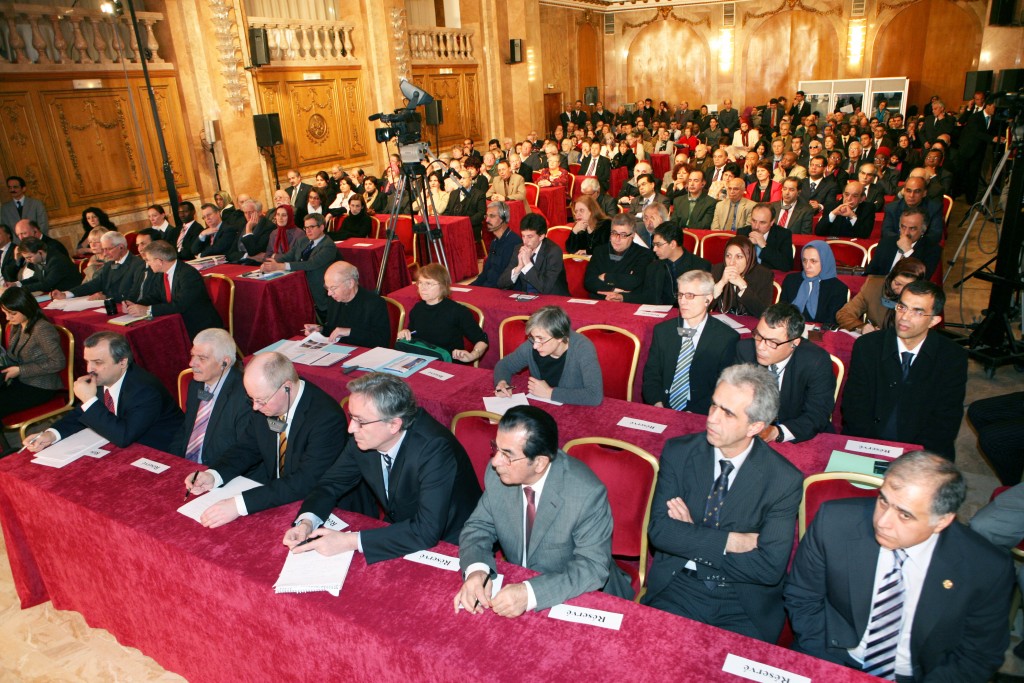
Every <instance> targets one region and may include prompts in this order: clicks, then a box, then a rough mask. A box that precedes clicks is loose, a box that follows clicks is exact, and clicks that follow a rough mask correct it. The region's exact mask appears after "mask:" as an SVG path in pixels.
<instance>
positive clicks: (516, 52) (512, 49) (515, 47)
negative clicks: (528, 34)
mask: <svg viewBox="0 0 1024 683" xmlns="http://www.w3.org/2000/svg"><path fill="white" fill-rule="evenodd" d="M522 61H523V39H522V38H513V39H512V40H510V41H508V63H509V64H519V63H520V62H522Z"/></svg>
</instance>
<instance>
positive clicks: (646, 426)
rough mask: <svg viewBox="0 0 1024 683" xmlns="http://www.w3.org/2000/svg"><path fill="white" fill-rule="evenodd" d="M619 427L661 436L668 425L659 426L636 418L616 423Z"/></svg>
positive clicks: (625, 418) (628, 418) (626, 418)
mask: <svg viewBox="0 0 1024 683" xmlns="http://www.w3.org/2000/svg"><path fill="white" fill-rule="evenodd" d="M616 424H617V425H618V426H619V427H628V428H629V429H639V430H640V431H642V432H650V433H652V434H661V433H662V432H663V431H665V428H666V427H668V425H663V424H658V423H657V422H648V421H647V420H638V419H636V418H635V417H624V418H622V419H621V420H619V421H618V422H617V423H616Z"/></svg>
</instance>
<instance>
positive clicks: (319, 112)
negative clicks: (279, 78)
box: [288, 81, 344, 165]
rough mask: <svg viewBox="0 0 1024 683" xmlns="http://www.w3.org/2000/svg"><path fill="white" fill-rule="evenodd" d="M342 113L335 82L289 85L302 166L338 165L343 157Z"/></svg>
mask: <svg viewBox="0 0 1024 683" xmlns="http://www.w3.org/2000/svg"><path fill="white" fill-rule="evenodd" d="M338 110H339V106H338V95H337V91H336V86H335V83H334V82H333V81H289V82H288V111H289V113H290V114H291V117H292V122H293V123H294V124H295V133H296V135H295V144H296V147H297V149H298V160H299V163H300V164H303V165H305V164H316V163H319V164H324V163H327V162H330V163H334V160H335V159H338V158H339V157H341V156H342V155H343V152H344V147H343V146H342V138H341V130H340V129H341V127H340V126H339V125H338V124H339V111H338Z"/></svg>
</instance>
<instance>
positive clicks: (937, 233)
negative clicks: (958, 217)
mask: <svg viewBox="0 0 1024 683" xmlns="http://www.w3.org/2000/svg"><path fill="white" fill-rule="evenodd" d="M926 193H927V189H926V183H925V180H924V178H920V177H918V176H910V177H909V178H907V182H906V183H904V185H903V197H902V198H900V199H897V200H896V201H892V202H889V204H888V205H887V206H886V207H885V218H884V219H882V238H883V239H884V238H886V237H894V238H898V237H899V236H900V217H901V216H902V215H903V212H904V211H905V210H906V209H907V208H909V207H912V206H916V207H920V208H921V209H922V210H924V212H925V215H926V216H927V223H928V230H926V231H925V240H927V241H928V242H930V243H931V244H932V245H934V246H938V245H939V242H940V241H941V240H942V228H943V224H944V223H945V219H944V218H943V216H942V202H941V201H937V200H934V199H929V198H928V197H927V196H926Z"/></svg>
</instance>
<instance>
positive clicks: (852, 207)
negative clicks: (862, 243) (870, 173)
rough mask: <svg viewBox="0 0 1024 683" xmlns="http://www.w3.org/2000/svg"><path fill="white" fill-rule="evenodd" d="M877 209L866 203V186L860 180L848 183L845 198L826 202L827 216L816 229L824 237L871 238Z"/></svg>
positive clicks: (817, 233)
mask: <svg viewBox="0 0 1024 683" xmlns="http://www.w3.org/2000/svg"><path fill="white" fill-rule="evenodd" d="M874 227H875V209H874V207H873V206H871V205H870V204H868V203H867V202H866V201H864V186H863V185H862V184H861V183H860V181H858V180H851V181H850V182H848V183H846V187H845V188H844V189H843V197H842V199H840V200H838V201H837V200H836V199H832V200H831V201H826V202H825V215H823V216H822V217H821V220H820V221H818V226H817V227H816V228H815V229H814V234H815V235H820V236H822V237H846V238H849V237H871V231H872V230H873V229H874Z"/></svg>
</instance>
